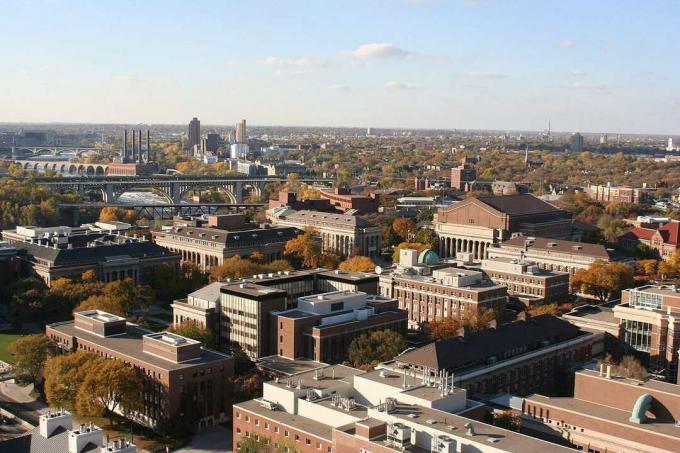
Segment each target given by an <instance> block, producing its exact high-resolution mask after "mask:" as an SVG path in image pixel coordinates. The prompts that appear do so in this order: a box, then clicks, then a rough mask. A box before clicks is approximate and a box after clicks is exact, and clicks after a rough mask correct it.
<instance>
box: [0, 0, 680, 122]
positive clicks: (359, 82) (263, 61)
mask: <svg viewBox="0 0 680 453" xmlns="http://www.w3.org/2000/svg"><path fill="white" fill-rule="evenodd" d="M3 3H5V4H4V6H3V9H4V11H5V14H3V17H0V29H2V30H3V32H1V34H0V36H1V35H4V36H5V39H3V41H4V42H8V43H9V42H11V43H13V46H12V47H8V48H7V49H5V54H6V58H7V61H10V62H12V64H11V65H10V68H9V70H8V71H4V72H3V73H2V74H0V82H2V85H3V86H6V87H12V89H11V90H9V89H7V90H5V91H4V92H3V93H0V101H1V103H2V104H3V106H5V109H4V110H3V115H0V121H3V122H5V121H8V122H9V121H11V122H29V123H30V122H65V123H121V124H123V123H128V124H131V123H153V124H182V123H184V124H186V122H187V121H188V119H190V118H191V117H192V116H198V117H199V118H200V119H201V121H202V122H204V123H205V124H215V125H218V124H219V125H222V124H235V123H236V122H237V121H238V120H240V119H241V118H249V122H252V123H253V124H260V125H265V124H268V125H280V126H302V127H304V126H319V127H367V126H371V127H376V128H407V129H409V128H410V129H454V128H457V129H485V130H541V129H545V128H546V127H547V121H548V119H550V120H552V124H553V129H556V130H561V131H587V132H597V131H607V132H610V133H631V134H632V133H642V134H661V135H674V134H678V133H680V113H678V112H680V109H679V108H678V107H680V97H679V96H678V95H677V94H676V93H677V92H678V88H680V78H678V77H677V76H674V75H673V74H674V73H677V72H678V71H677V69H680V68H679V67H678V66H680V64H679V63H678V62H677V61H675V60H673V59H671V58H670V57H671V56H672V55H673V51H674V46H673V43H674V41H673V34H672V29H670V28H668V27H666V28H663V27H660V26H659V25H658V24H663V23H665V21H667V18H669V17H674V16H677V13H679V12H680V6H679V5H671V4H661V3H657V4H654V5H653V7H649V8H647V9H646V10H640V9H639V8H635V4H634V3H632V2H624V3H619V2H617V3H614V2H598V3H597V4H589V3H587V2H570V3H569V4H565V5H555V4H551V5H544V4H541V3H538V2H530V1H522V2H513V3H512V4H509V3H504V2H495V1H483V0H482V1H470V0H467V1H464V0H461V1H454V0H451V1H446V0H441V1H436V0H435V1H425V0H415V1H414V0H411V1H407V0H403V1H401V0H394V1H374V2H323V4H315V3H307V2H287V3H286V4H285V5H279V4H276V3H273V2H267V1H261V2H249V3H248V4H247V5H246V4H232V5H221V4H219V3H214V2H200V3H199V4H198V5H195V4H192V5H184V4H181V3H172V4H169V5H167V6H166V4H165V3H164V4H162V5H161V3H159V2H145V3H144V4H141V5H137V4H134V3H131V2H122V3H116V4H114V3H111V2H102V3H101V4H97V5H88V6H87V8H86V7H85V3H82V2H66V1H54V2H29V3H24V2H16V1H7V2H3ZM36 17H40V19H41V21H40V23H35V22H34V20H35V18H36ZM182 24H184V25H182ZM188 24H200V26H192V25H188ZM95 25H96V27H94V26H95ZM182 30H185V32H182ZM150 36H151V37H152V38H150ZM17 38H19V39H17Z"/></svg>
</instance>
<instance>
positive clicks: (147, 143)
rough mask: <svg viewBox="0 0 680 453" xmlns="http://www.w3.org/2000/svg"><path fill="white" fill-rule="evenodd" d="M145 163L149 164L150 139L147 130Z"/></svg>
mask: <svg viewBox="0 0 680 453" xmlns="http://www.w3.org/2000/svg"><path fill="white" fill-rule="evenodd" d="M146 161H147V162H151V138H150V135H149V129H147V130H146Z"/></svg>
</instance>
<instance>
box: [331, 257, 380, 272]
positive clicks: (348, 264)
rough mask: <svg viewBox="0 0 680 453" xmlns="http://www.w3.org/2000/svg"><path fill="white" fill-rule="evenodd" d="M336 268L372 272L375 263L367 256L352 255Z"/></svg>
mask: <svg viewBox="0 0 680 453" xmlns="http://www.w3.org/2000/svg"><path fill="white" fill-rule="evenodd" d="M338 268H339V269H342V270H343V271H351V272H373V270H374V269H375V263H374V262H373V260H372V259H370V258H369V257H367V256H354V257H352V258H349V259H346V260H345V261H343V262H342V263H340V266H338Z"/></svg>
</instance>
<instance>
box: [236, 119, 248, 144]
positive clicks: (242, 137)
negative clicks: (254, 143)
mask: <svg viewBox="0 0 680 453" xmlns="http://www.w3.org/2000/svg"><path fill="white" fill-rule="evenodd" d="M236 143H248V134H246V120H241V121H240V122H238V123H236Z"/></svg>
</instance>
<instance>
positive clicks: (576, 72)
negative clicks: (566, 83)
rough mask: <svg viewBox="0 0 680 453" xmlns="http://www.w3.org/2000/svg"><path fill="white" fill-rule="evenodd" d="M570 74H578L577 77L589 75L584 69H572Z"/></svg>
mask: <svg viewBox="0 0 680 453" xmlns="http://www.w3.org/2000/svg"><path fill="white" fill-rule="evenodd" d="M569 74H570V75H573V76H576V77H583V76H586V75H588V73H587V72H586V71H584V70H583V69H570V70H569Z"/></svg>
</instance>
